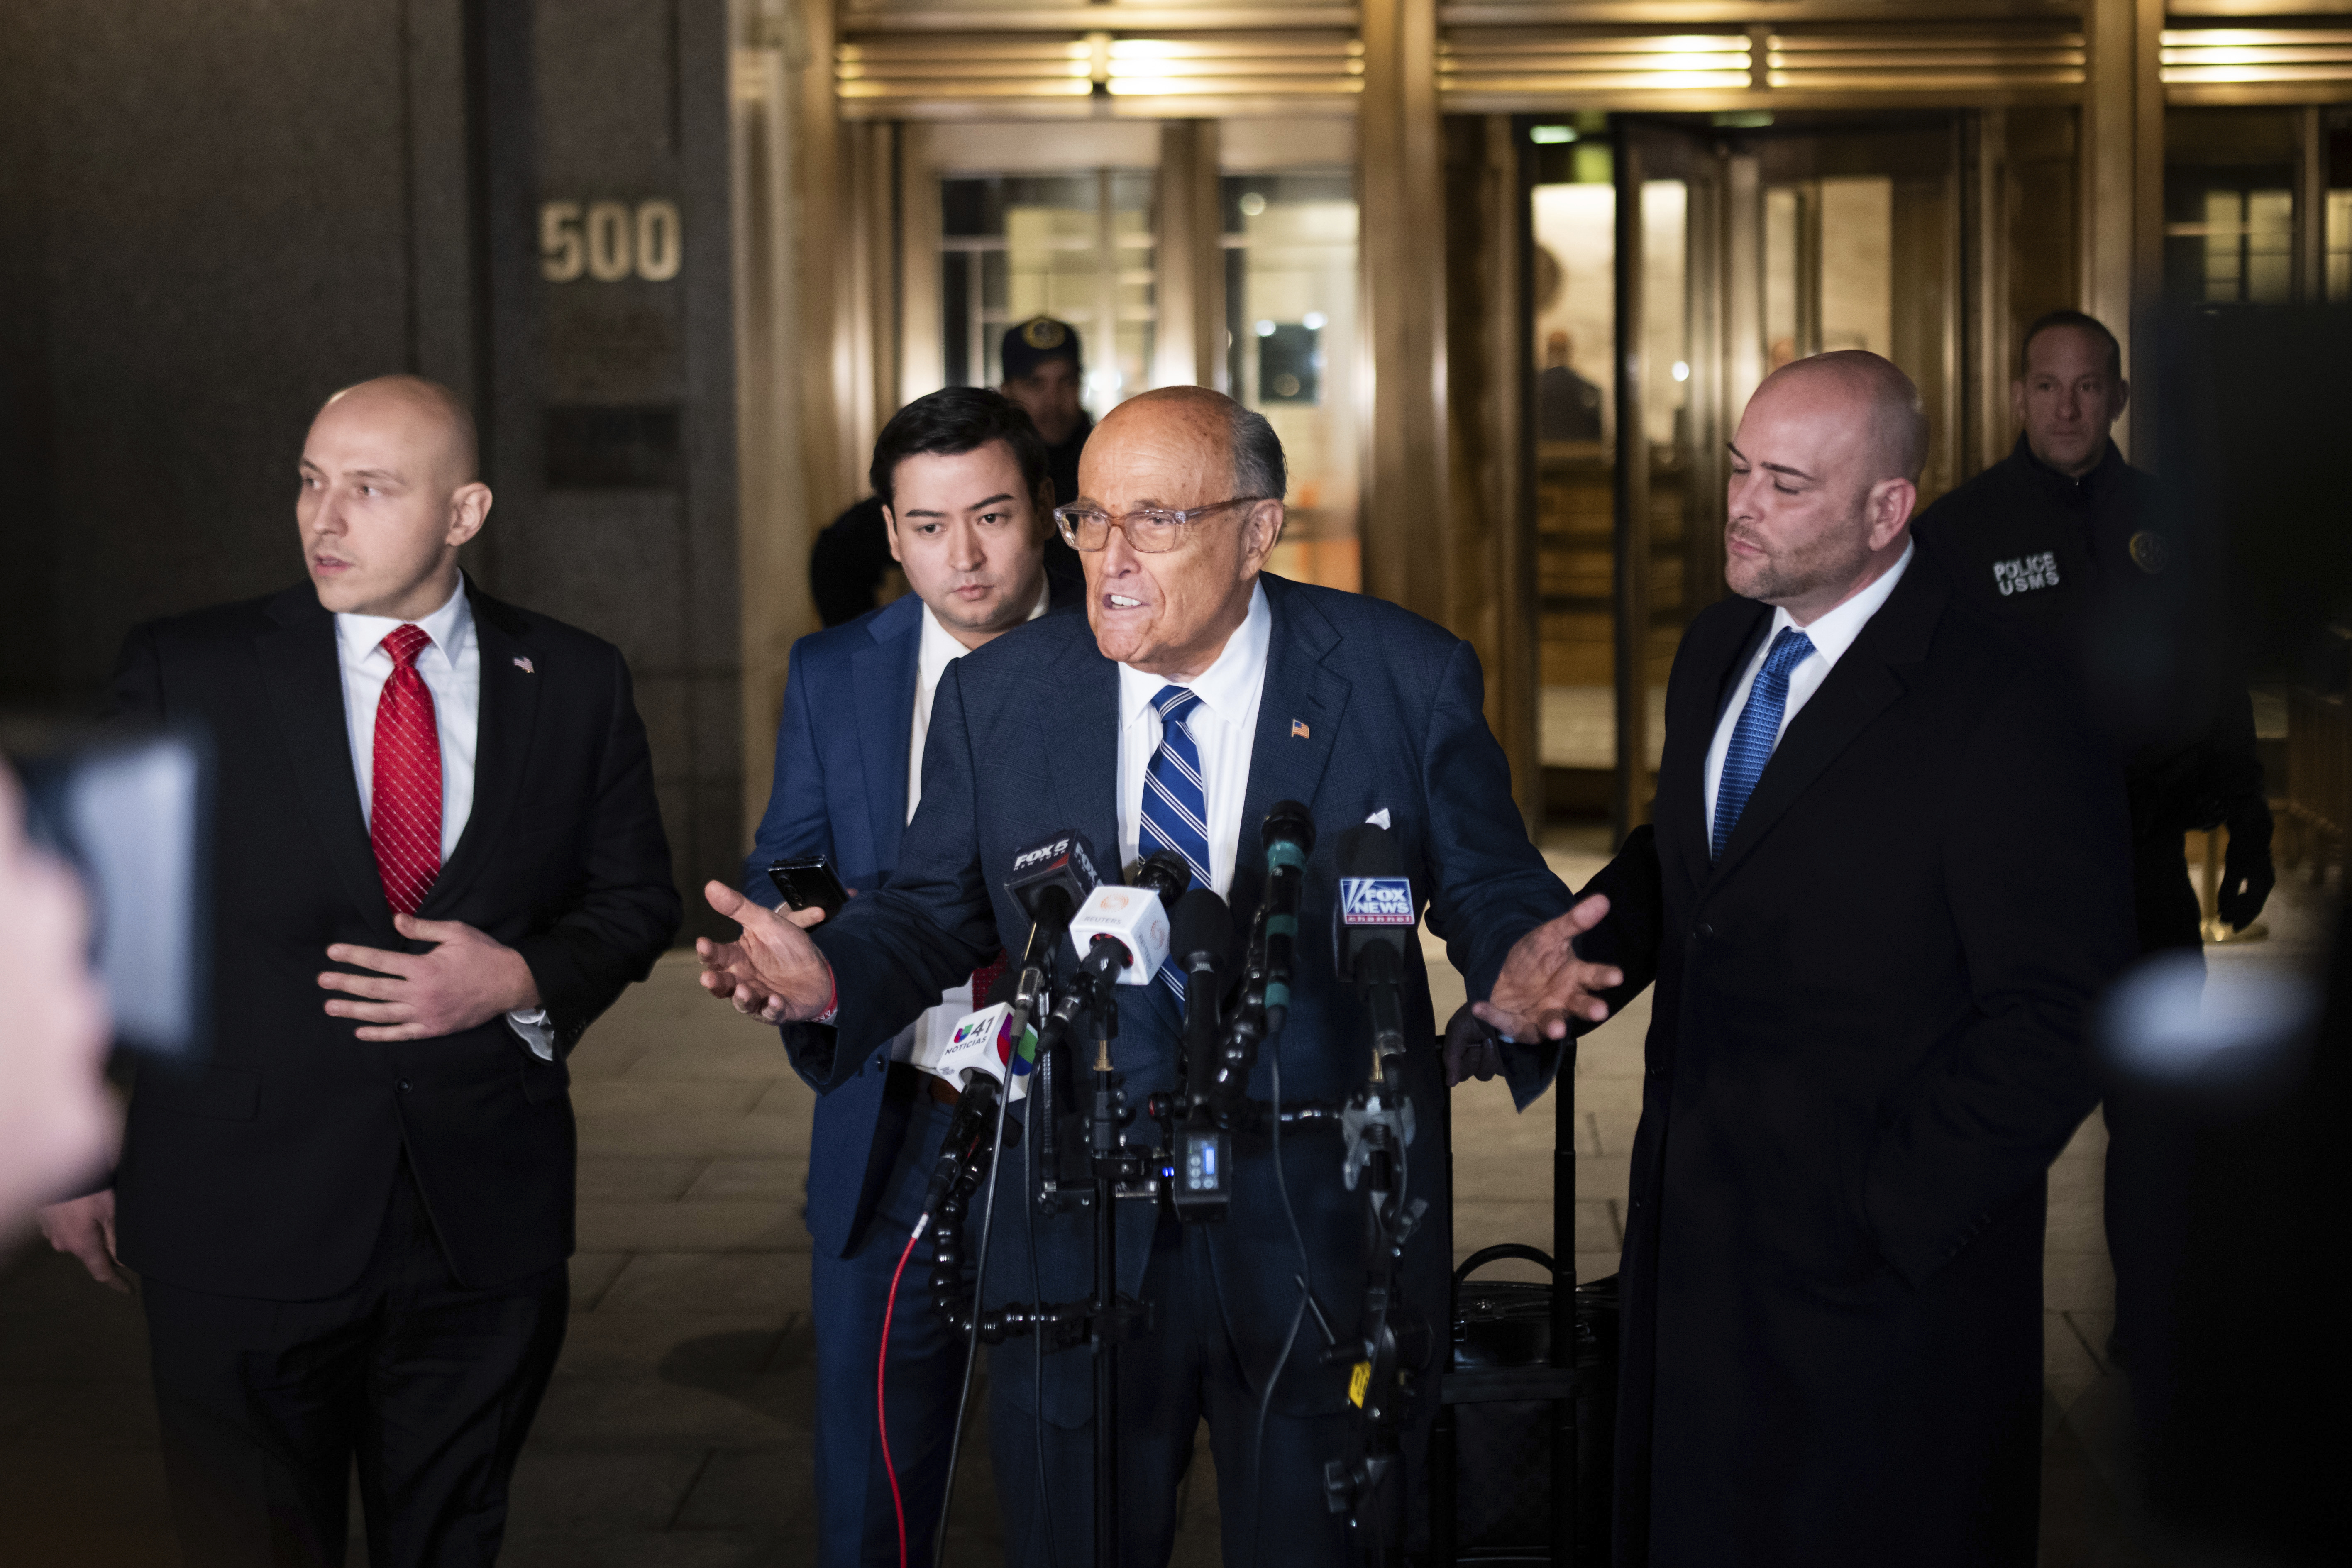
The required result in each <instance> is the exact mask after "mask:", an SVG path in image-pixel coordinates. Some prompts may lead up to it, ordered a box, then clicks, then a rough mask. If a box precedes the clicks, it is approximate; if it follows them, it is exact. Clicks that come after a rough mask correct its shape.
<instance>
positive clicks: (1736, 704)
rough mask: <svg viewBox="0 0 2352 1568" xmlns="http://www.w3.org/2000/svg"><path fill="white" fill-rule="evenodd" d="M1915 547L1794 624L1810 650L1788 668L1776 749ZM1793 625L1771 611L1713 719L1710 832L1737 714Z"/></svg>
mask: <svg viewBox="0 0 2352 1568" xmlns="http://www.w3.org/2000/svg"><path fill="white" fill-rule="evenodd" d="M1916 548H1917V547H1916V545H1912V544H1908V543H1906V544H1905V545H1904V546H1903V554H1902V557H1901V559H1899V560H1897V561H1896V562H1895V564H1894V565H1892V566H1890V567H1888V568H1887V569H1886V574H1885V576H1883V577H1881V578H1879V580H1878V581H1877V582H1875V583H1873V584H1871V585H1870V586H1869V587H1867V588H1864V590H1863V591H1862V592H1861V593H1859V594H1856V595H1854V596H1853V598H1851V599H1848V600H1847V601H1846V602H1845V603H1844V604H1843V605H1839V606H1838V607H1837V608H1836V609H1833V610H1831V611H1829V612H1827V613H1826V614H1823V615H1822V616H1818V617H1816V618H1815V619H1814V621H1813V624H1812V625H1811V626H1797V622H1796V617H1794V616H1791V615H1790V614H1789V612H1788V610H1787V609H1786V608H1785V607H1782V608H1780V609H1775V610H1774V611H1773V612H1772V624H1771V625H1770V626H1767V627H1765V628H1764V640H1763V641H1762V642H1760V643H1759V644H1758V645H1757V647H1756V653H1755V655H1754V657H1753V658H1749V659H1748V668H1747V669H1746V670H1745V671H1743V672H1742V673H1741V675H1740V677H1739V684H1738V686H1737V687H1735V688H1734V689H1732V693H1731V701H1730V702H1729V703H1728V704H1727V705H1726V707H1725V708H1724V710H1723V717H1722V718H1720V719H1718V720H1717V721H1716V725H1715V743H1714V744H1713V745H1711V746H1709V747H1708V748H1707V749H1706V823H1705V824H1704V826H1705V827H1706V831H1707V832H1708V833H1710V834H1712V833H1713V832H1714V831H1715V797H1716V795H1717V791H1719V790H1720V789H1721V788H1722V787H1723V759H1724V757H1725V755H1726V754H1727V752H1730V750H1731V732H1732V731H1734V730H1736V729H1738V727H1739V715H1740V714H1741V713H1743V712H1745V711H1746V710H1747V708H1748V693H1749V692H1750V691H1752V690H1754V689H1755V687H1756V677H1757V675H1758V674H1759V672H1760V671H1761V670H1762V669H1763V668H1764V656H1765V655H1766V654H1768V653H1769V652H1770V651H1771V649H1772V639H1773V638H1775V637H1779V636H1780V630H1781V628H1782V627H1784V626H1797V629H1798V630H1799V631H1801V632H1803V633H1804V634H1805V636H1806V637H1809V638H1810V639H1811V641H1812V645H1813V651H1812V652H1811V653H1809V654H1807V655H1806V656H1805V657H1804V658H1801V659H1799V660H1798V661H1797V665H1796V668H1793V669H1791V670H1790V671H1789V700H1787V701H1786V702H1785V703H1783V704H1782V705H1781V707H1780V729H1779V730H1778V731H1775V732H1774V734H1773V736H1772V746H1773V749H1774V750H1776V751H1777V750H1779V749H1780V737H1781V736H1782V735H1785V734H1787V733H1788V732H1789V725H1790V722H1791V721H1793V720H1795V718H1796V717H1797V712H1798V710H1800V709H1801V708H1803V707H1804V705H1805V704H1806V703H1808V702H1810V701H1811V700H1812V698H1813V693H1814V692H1816V691H1819V690H1820V689H1822V681H1824V680H1827V679H1829V676H1830V671H1831V670H1832V669H1833V668H1836V666H1837V661H1838V660H1839V659H1841V658H1844V657H1845V650H1846V649H1848V648H1850V647H1853V639H1854V638H1855V637H1860V636H1861V635H1862V628H1863V627H1864V626H1865V625H1866V624H1868V622H1869V620H1870V617H1871V616H1874V615H1876V614H1878V612H1879V610H1880V609H1881V608H1882V607H1883V606H1884V605H1885V603H1886V601H1887V599H1888V597H1889V596H1890V595H1893V594H1894V592H1895V584H1897V583H1900V582H1901V581H1902V580H1903V573H1904V571H1905V569H1906V568H1907V567H1908V566H1909V565H1910V564H1911V553H1912V552H1913V551H1914V550H1915V549H1916Z"/></svg>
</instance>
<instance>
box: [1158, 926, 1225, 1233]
mask: <svg viewBox="0 0 2352 1568" xmlns="http://www.w3.org/2000/svg"><path fill="white" fill-rule="evenodd" d="M1233 945H1234V917H1233V911H1232V910H1229V909H1227V908H1226V907H1225V900H1223V899H1221V898H1219V897H1217V895H1216V894H1215V893H1213V892H1212V891H1210V890H1209V889H1206V888H1195V889H1192V891H1191V892H1189V893H1187V894H1185V895H1184V896H1183V898H1181V899H1180V900H1177V904H1176V919H1175V931H1174V934H1173V935H1172V936H1171V938H1170V940H1169V944H1168V955H1169V957H1170V958H1171V959H1172V960H1174V961H1175V962H1176V963H1178V964H1180V965H1181V966H1182V967H1183V971H1184V1054H1183V1061H1184V1084H1183V1087H1184V1090H1185V1098H1186V1100H1188V1101H1189V1102H1190V1109H1189V1110H1187V1112H1186V1114H1185V1116H1184V1119H1183V1121H1182V1122H1181V1125H1179V1126H1177V1127H1175V1128H1174V1129H1172V1132H1173V1139H1172V1146H1171V1151H1170V1152H1171V1154H1172V1155H1173V1160H1172V1163H1171V1175H1172V1181H1171V1184H1170V1186H1169V1191H1168V1195H1169V1200H1170V1201H1171V1203H1172V1204H1173V1205H1175V1209H1176V1215H1177V1217H1178V1218H1179V1219H1183V1220H1191V1221H1195V1222H1198V1221H1204V1220H1221V1219H1223V1218H1224V1217H1225V1211H1226V1209H1227V1207H1228V1206H1229V1205H1230V1204H1231V1203H1232V1200H1233V1186H1232V1182H1233V1175H1232V1171H1233V1139H1232V1136H1231V1135H1230V1134H1229V1133H1228V1132H1226V1131H1225V1130H1224V1128H1223V1127H1222V1126H1221V1125H1219V1123H1218V1121H1217V1119H1216V1116H1215V1114H1214V1112H1213V1109H1212V1106H1211V1103H1210V1100H1209V1096H1210V1092H1211V1089H1212V1086H1213V1083H1214V1082H1215V1075H1216V1068H1217V1064H1218V1062H1219V1060H1220V1059H1221V1051H1220V1047H1219V1041H1218V1026H1219V1022H1220V1020H1219V1017H1218V1012H1219V1004H1220V1002H1221V1000H1222V998H1223V995H1224V992H1225V970H1226V966H1227V963H1228V962H1229V954H1230V952H1231V950H1232V947H1233Z"/></svg>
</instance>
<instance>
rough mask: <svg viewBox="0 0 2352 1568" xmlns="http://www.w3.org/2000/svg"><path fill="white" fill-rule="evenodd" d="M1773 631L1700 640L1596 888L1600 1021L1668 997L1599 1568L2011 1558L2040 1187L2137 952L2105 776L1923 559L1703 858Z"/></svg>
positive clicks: (2067, 711) (2020, 667) (2119, 807)
mask: <svg viewBox="0 0 2352 1568" xmlns="http://www.w3.org/2000/svg"><path fill="white" fill-rule="evenodd" d="M1771 616H1772V611H1771V609H1770V608H1769V606H1767V605H1761V604H1758V603H1755V602H1752V601H1748V600H1744V599H1733V600H1729V601H1727V602H1725V603H1722V604H1718V605H1714V606H1713V607H1711V608H1709V609H1708V610H1706V612H1704V613H1703V614H1701V615H1700V616H1698V617H1697V619H1696V620H1695V621H1694V622H1693V623H1692V625H1691V627H1690V629H1689V632H1688V634H1687V635H1686V636H1685V637H1684V639H1683V643H1682V647H1681V649H1680V651H1679V652H1678V653H1677V655H1676V656H1675V666H1674V673H1673V675H1672V678H1671V679H1670V682H1669V685H1668V688H1667V698H1666V703H1667V706H1666V744H1665V752H1664V761H1663V763H1662V765H1661V768H1660V772H1659V775H1658V790H1657V800H1656V805H1655V808H1654V818H1655V826H1654V827H1650V828H1643V829H1642V830H1640V831H1639V832H1637V833H1636V834H1634V835H1633V837H1631V838H1630V839H1629V840H1628V841H1627V844H1626V846H1625V848H1624V849H1623V850H1622V852H1621V853H1620V854H1619V856H1618V857H1617V858H1616V859H1615V860H1614V861H1613V862H1612V864H1611V865H1610V866H1609V868H1607V869H1606V870H1605V871H1604V872H1603V873H1602V874H1601V877H1600V878H1598V879H1596V880H1595V882H1594V884H1593V886H1592V887H1591V888H1588V889H1586V891H1588V892H1591V891H1602V892H1606V893H1608V894H1609V895H1610V896H1611V898H1612V900H1614V908H1613V909H1612V912H1611V915H1610V917H1609V919H1608V921H1606V922H1604V924H1603V925H1602V926H1601V928H1599V929H1598V930H1597V931H1594V932H1593V933H1591V935H1590V936H1588V937H1587V938H1586V939H1585V943H1584V947H1585V951H1586V952H1587V954H1588V956H1595V957H1600V956H1606V957H1608V958H1610V959H1612V960H1615V961H1621V962H1622V963H1624V964H1625V965H1626V967H1627V971H1628V973H1627V982H1626V987H1625V989H1624V991H1623V992H1622V993H1621V994H1618V995H1617V996H1615V997H1613V998H1612V1001H1614V1002H1616V1003H1619V1004H1622V1001H1623V1000H1624V999H1625V998H1626V997H1628V996H1630V995H1632V994H1633V993H1634V992H1635V991H1637V990H1638V989H1639V987H1640V986H1642V985H1643V984H1648V983H1650V982H1651V981H1652V980H1653V979H1654V980H1655V983H1656V984H1657V987H1658V991H1657V995H1656V998H1655V1004H1654V1018H1653V1022H1652V1025H1651V1028H1650V1035H1649V1040H1648V1054H1647V1074H1648V1076H1647V1079H1646V1080H1645V1082H1644V1084H1643V1110H1642V1121H1641V1127H1640V1131H1639V1132H1638V1133H1637V1134H1636V1136H1635V1140H1634V1148H1633V1176H1632V1191H1631V1204H1630V1207H1629V1210H1628V1215H1627V1225H1626V1235H1625V1253H1624V1266H1623V1267H1624V1273H1623V1290H1624V1310H1625V1318H1624V1337H1623V1361H1622V1392H1621V1405H1620V1416H1619V1426H1618V1456H1619V1473H1618V1486H1617V1513H1616V1531H1617V1560H1618V1561H1619V1562H1620V1563H1660V1564H1701V1563H1703V1564H1707V1565H1708V1568H1722V1565H1727V1564H1746V1563H1759V1564H1760V1563H1792V1564H1793V1563H1805V1564H1832V1563H1854V1564H1864V1563H1867V1564H1872V1565H1874V1568H1879V1565H1884V1564H1889V1563H1904V1564H1906V1565H1908V1568H1920V1565H1923V1564H1940V1563H1953V1564H1958V1563H2016V1564H2031V1563H2032V1561H2033V1559H2034V1548H2035V1531H2036V1512H2037V1502H2038V1494H2039V1473H2040V1469H2039V1464H2040V1459H2039V1450H2040V1418H2041V1373H2042V1206H2043V1185H2044V1184H2043V1177H2044V1173H2045V1171H2046V1169H2047V1167H2048V1165H2049V1163H2050V1162H2051V1160H2052V1158H2053V1156H2055V1155H2056V1154H2057V1152H2059V1150H2060V1149H2061V1148H2062V1147H2063V1146H2064V1144H2065V1142H2066V1141H2067V1139H2068V1137H2069V1136H2070V1135H2071V1134H2072V1133H2073V1132H2074V1129H2075V1127H2076V1125H2077V1124H2078V1123H2079V1122H2081V1121H2082V1120H2083V1118H2084V1114H2085V1113H2086V1112H2088V1111H2089V1110H2090V1109H2091V1106H2092V1104H2093V1102H2094V1101H2095V1099H2096V1098H2097V1095H2096V1090H2095V1087H2094V1083H2093V1078H2092V1073H2091V1070H2090V1068H2089V1064H2088V1063H2087V1061H2086V1060H2085V1054H2084V1045H2083V1028H2084V1014H2085V1010H2086V1008H2087V1007H2088V1006H2089V1005H2090V1004H2091V1002H2092V1001H2093V999H2094V997H2095V995H2096V994H2098V992H2099V991H2100V989H2101V988H2102V987H2103V986H2104V985H2105V983H2106V982H2107V980H2108V979H2109V977H2110V976H2112V975H2113V974H2114V973H2116V971H2117V970H2118V969H2119V968H2120V967H2121V966H2122V965H2123V964H2124V963H2126V961H2127V960H2128V958H2129V957H2130V955H2131V952H2132V951H2133V948H2132V926H2131V900H2130V861H2129V856H2128V852H2127V848H2126V827H2125V820H2126V818H2125V808H2124V795H2123V787H2122V782H2121V778H2120V775H2119V773H2118V770H2117V768H2116V764H2115V763H2114V761H2113V760H2112V753H2111V752H2109V751H2108V750H2107V748H2106V747H2105V745H2104V744H2103V743H2102V742H2100V741H2099V740H2098V739H2096V738H2095V735H2094V734H2093V732H2092V731H2090V729H2089V728H2088V727H2087V726H2086V725H2085V724H2084V722H2082V721H2081V719H2080V718H2079V716H2078V714H2077V713H2076V711H2075V710H2074V707H2073V705H2072V704H2071V702H2070V700H2068V699H2067V698H2066V697H2065V695H2064V694H2063V691H2061V690H2060V689H2057V688H2056V686H2055V685H2053V683H2052V682H2051V681H2049V680H2047V679H2044V678H2042V676H2039V675H2037V674H2036V673H2035V672H2034V668H2033V665H2032V662H2031V661H2030V660H2029V659H2027V658H2024V657H2022V655H2021V651H2020V650H2019V649H2018V648H2017V647H2016V646H2015V645H2014V644H2012V643H2011V642H2010V641H2009V640H2008V635H2007V634H2006V633H2004V632H2002V631H2001V630H2000V629H1999V628H1998V627H1996V626H1993V625H1992V624H1991V623H1990V621H1988V620H1986V619H1983V618H1981V617H1980V616H1979V615H1978V614H1977V613H1976V612H1974V611H1972V610H1970V609H1969V608H1967V607H1966V606H1964V605H1961V604H1959V603H1958V602H1957V601H1956V600H1955V599H1954V597H1953V595H1952V592H1951V590H1950V588H1949V586H1948V584H1947V583H1946V582H1945V581H1944V579H1942V578H1941V577H1940V576H1939V575H1938V574H1937V573H1936V572H1935V571H1934V569H1933V568H1932V567H1931V566H1930V565H1929V564H1928V563H1927V562H1926V561H1925V560H1924V559H1919V558H1915V559H1914V560H1913V562H1912V563H1911V566H1910V568H1909V569H1908V570H1907V571H1906V574H1905V575H1904V577H1903V579H1902V581H1901V582H1900V583H1899V584H1898V585H1897V586H1896V588H1895V593H1894V595H1892V596H1891V597H1890V598H1889V599H1888V601H1887V603H1886V605H1885V607H1883V608H1882V609H1881V610H1880V611H1879V612H1878V613H1877V614H1876V615H1875V616H1873V617H1872V619H1871V620H1870V621H1869V622H1868V623H1867V624H1866V625H1865V626H1864V628H1863V631H1862V633H1861V635H1860V636H1859V637H1857V638H1856V640H1855V641H1854V643H1853V646H1852V647H1849V648H1848V649H1847V651H1846V653H1845V654H1844V656H1843V658H1841V659H1840V660H1839V661H1838V663H1837V665H1836V666H1835V668H1833V669H1832V671H1831V672H1830V674H1829V676H1828V678H1827V679H1825V680H1824V681H1823V683H1822V686H1821V689H1819V690H1818V691H1817V692H1816V693H1815V694H1814V695H1813V697H1812V699H1811V701H1809V702H1808V703H1807V704H1806V705H1805V707H1804V708H1803V709H1802V710H1801V711H1800V712H1799V713H1798V715H1797V717H1796V718H1795V719H1793V720H1792V721H1790V724H1789V727H1788V730H1787V732H1786V733H1785V734H1784V735H1783V737H1782V739H1781V742H1780V747H1779V749H1778V750H1777V751H1776V752H1774V753H1773V756H1772V759H1771V761H1770V762H1769V764H1768V765H1767V766H1766V768H1765V771H1764V773H1763V776H1762V778H1761V779H1760V780H1759V783H1758V784H1757V788H1756V793H1755V795H1754V797H1753V798H1752V800H1751V801H1750V803H1749V805H1748V808H1747V811H1746V813H1745V814H1744V815H1743V816H1742V817H1741V819H1740V822H1739V824H1738V828H1737V830H1736V831H1735V832H1734V834H1733V836H1732V837H1731V840H1730V842H1729V843H1728V844H1727V846H1726V847H1725V852H1724V857H1723V858H1722V860H1721V861H1720V862H1719V863H1717V864H1713V865H1710V864H1709V861H1708V856H1707V834H1706V825H1705V823H1704V822H1703V820H1702V818H1703V816H1704V813H1705V805H1704V802H1705V798H1706V795H1705V783H1704V768H1705V762H1706V752H1707V748H1708V745H1709V743H1710V742H1711V741H1712V739H1713V736H1714V732H1715V729H1716V725H1717V720H1718V717H1719V715H1720V714H1721V712H1722V711H1723V709H1724V706H1725V705H1726V703H1727V700H1728V699H1729V695H1730V692H1731V690H1732V689H1734V688H1735V687H1736V686H1737V684H1738V673H1739V671H1740V670H1741V669H1742V668H1744V666H1745V663H1746V661H1747V659H1748V657H1749V656H1750V654H1751V653H1752V652H1753V650H1754V649H1755V647H1757V645H1758V643H1759V640H1760V638H1761V637H1763V635H1764V633H1765V631H1766V629H1767V628H1768V627H1769V624H1770V620H1771Z"/></svg>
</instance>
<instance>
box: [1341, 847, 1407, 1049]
mask: <svg viewBox="0 0 2352 1568" xmlns="http://www.w3.org/2000/svg"><path fill="white" fill-rule="evenodd" d="M1419 923H1420V919H1419V915H1418V911H1417V910H1416V908H1415V905H1414V902H1413V896H1412V879H1411V878H1409V877H1407V876H1406V875H1405V870H1404V854H1403V852H1402V850H1401V849H1400V848H1399V847H1397V841H1396V836H1395V835H1394V834H1392V833H1391V832H1390V831H1389V830H1388V829H1387V828H1385V827H1381V826H1378V825H1377V824H1374V823H1370V822H1364V823H1359V824H1357V825H1356V826H1353V827H1350V828H1349V829H1348V831H1347V832H1345V833H1343V834H1341V835H1340V836H1339V905H1338V907H1337V909H1336V910H1334V918H1333V922H1332V933H1331V934H1332V946H1333V949H1334V952H1333V957H1334V960H1335V961H1336V963H1337V966H1338V969H1339V978H1340V979H1342V980H1352V981H1354V982H1355V983H1356V988H1357V990H1358V991H1359V992H1360V993H1361V994H1362V995H1363V998H1364V1010H1365V1011H1366V1012H1367V1013H1368V1014H1370V1016H1371V1021H1372V1049H1373V1050H1374V1051H1376V1052H1378V1053H1379V1054H1380V1055H1381V1056H1383V1057H1386V1056H1394V1055H1396V1054H1398V1053H1400V1052H1402V1050H1403V1049H1404V1004H1403V1001H1402V996H1401V994H1400V989H1401V985H1402V981H1403V979H1404V944H1405V942H1406V941H1407V940H1409V939H1408V937H1407V934H1406V933H1407V932H1409V931H1412V929H1413V927H1414V926H1416V925H1418V924H1419Z"/></svg>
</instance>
